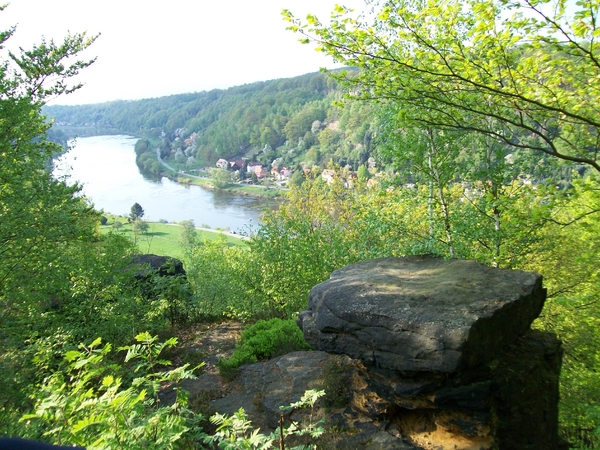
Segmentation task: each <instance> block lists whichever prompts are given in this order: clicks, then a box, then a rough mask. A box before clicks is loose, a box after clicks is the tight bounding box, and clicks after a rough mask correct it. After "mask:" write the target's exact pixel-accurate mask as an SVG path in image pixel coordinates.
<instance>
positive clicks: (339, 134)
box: [44, 73, 372, 168]
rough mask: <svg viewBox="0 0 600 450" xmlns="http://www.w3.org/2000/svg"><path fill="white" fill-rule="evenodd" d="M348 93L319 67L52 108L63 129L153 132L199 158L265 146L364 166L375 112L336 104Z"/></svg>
mask: <svg viewBox="0 0 600 450" xmlns="http://www.w3.org/2000/svg"><path fill="white" fill-rule="evenodd" d="M340 96H341V93H340V91H339V90H338V89H337V86H336V83H335V82H334V81H333V80H332V79H331V78H329V77H328V75H327V74H323V73H313V74H307V75H302V76H299V77H295V78H289V79H279V80H272V81H264V82H257V83H252V84H247V85H243V86H237V87H232V88H229V89H225V90H219V89H215V90H212V91H204V92H199V93H191V94H180V95H172V96H168V97H160V98H153V99H144V100H135V101H114V102H108V103H102V104H94V105H81V106H59V105H52V106H47V107H45V109H44V112H45V114H47V115H48V116H51V117H54V118H55V124H56V125H58V127H59V129H60V128H63V129H65V130H68V129H69V128H70V127H71V128H77V129H78V133H79V135H82V134H95V133H96V134H104V133H106V132H107V131H112V132H115V133H127V134H131V135H135V136H139V137H144V138H148V139H150V140H151V141H154V142H155V143H158V142H160V143H161V146H162V147H164V149H165V150H166V153H169V152H171V154H172V155H173V156H175V154H176V152H177V151H180V153H179V155H180V158H186V159H189V158H193V160H194V161H191V162H193V163H194V165H197V164H203V165H213V164H214V162H215V161H216V160H217V159H219V158H232V157H236V156H245V155H247V154H251V155H255V154H256V153H258V152H259V151H261V152H262V155H261V156H262V159H276V158H282V159H284V161H283V162H284V163H286V164H288V165H300V164H302V163H304V164H309V165H310V164H319V163H323V162H325V163H326V162H327V161H328V160H329V159H330V158H333V159H334V161H335V162H336V163H339V164H343V165H345V164H350V165H352V166H354V168H356V167H357V166H358V165H359V164H361V163H364V162H365V161H366V159H367V158H368V157H369V150H370V149H369V145H370V140H371V139H370V138H371V121H372V119H371V115H370V114H369V111H368V110H367V108H366V105H363V106H359V105H347V106H345V107H344V108H343V109H340V108H338V107H334V106H332V101H333V100H335V99H337V98H339V97H340ZM82 129H83V130H85V133H82V132H81V130H82ZM268 162H269V163H271V162H272V161H268Z"/></svg>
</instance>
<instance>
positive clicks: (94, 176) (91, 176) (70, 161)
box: [54, 136, 265, 232]
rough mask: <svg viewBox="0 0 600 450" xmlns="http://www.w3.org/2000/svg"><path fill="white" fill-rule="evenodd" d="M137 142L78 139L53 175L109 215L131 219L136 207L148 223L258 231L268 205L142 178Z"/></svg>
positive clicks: (125, 138) (124, 138) (118, 138)
mask: <svg viewBox="0 0 600 450" xmlns="http://www.w3.org/2000/svg"><path fill="white" fill-rule="evenodd" d="M136 140H137V139H136V138H131V137H129V136H94V137H86V138H78V139H77V141H76V144H75V147H74V148H73V149H72V150H71V151H70V152H68V153H67V154H65V155H63V156H62V157H61V158H60V160H58V161H57V162H55V166H56V168H55V172H54V173H55V175H57V176H60V175H69V178H70V180H71V181H73V182H75V181H78V182H80V183H81V184H83V193H84V194H85V196H86V197H87V198H88V199H90V201H91V202H92V203H93V204H94V206H95V207H96V209H102V210H104V211H105V212H107V213H111V214H116V215H124V216H127V215H129V212H130V210H131V206H132V205H133V204H134V203H136V202H137V203H139V204H140V205H141V206H142V208H144V213H145V214H144V219H146V220H149V221H158V220H161V219H164V220H167V221H169V222H179V221H181V220H189V219H192V220H193V221H194V223H195V224H196V225H197V226H202V225H204V226H208V227H210V228H229V229H230V230H232V231H241V232H245V231H247V230H248V227H251V228H256V227H257V226H258V224H259V217H260V215H261V214H262V212H263V211H264V209H265V205H264V203H263V202H261V201H260V200H258V199H256V198H253V197H243V196H236V195H232V194H230V193H224V192H213V191H210V190H207V189H204V188H201V187H200V186H187V185H183V184H179V183H175V182H174V181H171V180H169V179H168V178H162V179H160V180H158V181H157V180H152V179H151V178H148V177H146V176H144V175H143V174H142V173H141V172H140V170H139V168H138V167H137V165H136V163H135V152H134V146H135V142H136Z"/></svg>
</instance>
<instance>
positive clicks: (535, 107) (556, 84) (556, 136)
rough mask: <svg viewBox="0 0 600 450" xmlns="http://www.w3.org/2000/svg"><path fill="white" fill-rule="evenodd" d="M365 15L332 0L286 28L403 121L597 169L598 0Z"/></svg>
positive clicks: (408, 7)
mask: <svg viewBox="0 0 600 450" xmlns="http://www.w3.org/2000/svg"><path fill="white" fill-rule="evenodd" d="M374 3H375V9H376V12H375V14H373V15H372V16H371V17H373V21H372V23H367V22H366V20H364V19H355V18H352V17H350V10H348V9H346V8H344V7H341V6H338V7H336V9H335V11H334V13H332V21H331V23H330V24H329V25H328V26H325V25H323V24H321V22H319V20H318V19H317V18H316V17H314V16H312V15H309V16H307V24H304V23H302V22H301V21H300V20H298V19H296V18H294V17H293V15H292V14H291V13H290V12H289V11H284V17H285V18H286V20H288V21H290V22H291V23H292V25H291V26H290V27H289V29H291V30H292V31H295V32H300V33H302V34H303V35H305V36H306V38H303V39H302V41H303V42H309V41H310V40H315V41H317V42H318V44H319V45H318V50H320V51H323V52H325V53H327V54H329V55H331V56H332V57H333V59H334V60H336V61H337V62H340V63H343V64H345V65H347V66H351V67H358V68H361V69H362V70H360V71H358V72H357V71H348V72H342V73H341V74H338V75H334V76H336V77H337V78H338V79H340V80H341V81H342V82H343V83H345V84H346V85H347V86H348V87H351V89H352V91H351V92H352V94H351V96H352V97H356V98H361V99H376V100H380V101H383V102H388V101H391V102H394V103H395V104H396V105H397V106H398V107H399V111H398V117H397V118H398V119H399V120H400V121H401V123H404V124H406V123H410V124H413V125H415V124H416V125H419V126H422V127H424V128H432V129H449V128H450V129H460V130H466V131H470V132H476V133H480V134H483V135H487V136H490V137H492V138H494V139H497V140H498V141H501V142H503V143H505V144H506V145H508V146H511V147H513V148H516V149H529V150H534V151H537V152H541V153H542V154H545V155H548V156H550V157H552V158H558V159H561V160H564V161H569V162H571V163H576V164H582V165H585V166H587V167H591V168H593V169H594V170H596V171H599V172H600V161H598V138H599V137H600V119H599V118H598V111H597V105H598V104H599V102H600V90H599V89H598V87H600V52H599V50H598V46H597V42H596V40H597V34H598V32H599V29H598V23H597V17H598V13H599V9H600V2H598V0H590V1H582V2H577V8H578V9H577V10H575V11H574V13H572V14H571V13H569V10H568V9H567V0H514V1H503V0H448V1H444V2H439V1H433V0H407V1H402V2H398V1H391V0H389V1H388V0H383V1H379V2H374Z"/></svg>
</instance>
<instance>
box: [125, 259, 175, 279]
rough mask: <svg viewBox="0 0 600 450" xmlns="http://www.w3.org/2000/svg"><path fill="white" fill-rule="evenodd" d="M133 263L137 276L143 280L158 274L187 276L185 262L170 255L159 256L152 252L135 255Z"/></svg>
mask: <svg viewBox="0 0 600 450" xmlns="http://www.w3.org/2000/svg"><path fill="white" fill-rule="evenodd" d="M131 264H132V265H133V267H134V268H135V277H136V278H137V279H139V280H142V279H144V278H146V277H148V276H149V275H152V274H158V275H160V276H163V277H166V276H176V275H182V276H185V274H186V273H185V270H184V268H183V263H182V262H181V261H180V260H179V259H177V258H172V257H170V256H159V255H153V254H151V253H145V254H140V255H133V257H132V258H131Z"/></svg>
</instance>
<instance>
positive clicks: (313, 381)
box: [211, 352, 418, 450]
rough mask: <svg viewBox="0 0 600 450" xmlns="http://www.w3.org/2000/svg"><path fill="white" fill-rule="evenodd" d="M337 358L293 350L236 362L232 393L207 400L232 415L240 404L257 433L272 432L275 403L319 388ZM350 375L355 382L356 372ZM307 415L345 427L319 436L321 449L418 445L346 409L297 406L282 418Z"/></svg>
mask: <svg viewBox="0 0 600 450" xmlns="http://www.w3.org/2000/svg"><path fill="white" fill-rule="evenodd" d="M341 358H344V359H345V360H347V362H348V363H350V365H349V367H351V372H354V369H352V364H351V360H350V358H347V357H345V356H342V357H341ZM339 359H340V356H339V355H332V354H328V353H325V352H293V353H288V354H287V355H283V356H281V357H278V358H275V359H272V360H270V361H266V362H259V363H256V364H251V365H247V366H242V367H241V368H240V375H239V377H238V379H237V380H236V381H235V382H234V383H235V385H234V386H233V387H232V388H231V389H230V390H231V391H232V393H230V394H229V395H227V396H225V397H223V398H219V399H216V400H214V401H212V402H211V407H212V408H213V409H214V410H215V411H217V412H219V413H222V414H233V413H234V412H236V411H237V410H238V409H239V408H240V406H242V407H244V410H245V412H246V413H247V414H248V416H249V417H250V419H251V420H252V424H253V426H254V427H259V428H260V429H261V431H262V432H268V431H270V430H274V429H275V428H276V427H277V426H278V422H279V417H280V414H281V410H280V408H279V407H280V406H287V405H289V404H290V403H292V402H296V401H298V400H300V398H301V397H302V395H303V394H304V392H306V391H307V390H309V389H322V388H323V387H324V386H323V383H324V380H323V373H324V370H325V367H326V366H327V364H330V363H332V362H334V361H337V360H339ZM357 364H359V365H360V362H358V361H357ZM350 378H352V375H350ZM354 378H355V381H358V382H359V383H360V381H361V378H360V376H358V377H354ZM308 416H312V420H313V421H316V420H318V419H320V418H323V417H324V418H326V420H327V422H328V424H329V425H335V426H337V427H338V428H340V429H341V430H346V431H340V432H338V433H333V434H331V433H329V434H328V435H327V436H325V437H324V438H323V439H327V440H328V441H327V443H326V444H324V445H326V448H336V449H337V448H339V449H347V448H356V449H363V450H379V449H390V450H392V449H398V450H410V449H413V450H415V449H417V448H418V447H415V446H414V445H412V444H410V443H409V442H407V441H406V440H404V439H403V438H402V436H401V435H400V434H399V433H398V432H397V430H396V433H390V432H388V431H386V430H385V426H384V425H385V424H387V421H385V422H381V421H377V420H372V419H371V417H368V416H364V415H361V414H360V413H357V412H355V411H353V410H351V409H348V410H347V411H344V410H343V409H337V410H332V409H328V410H327V412H326V410H325V409H324V408H322V407H321V406H319V405H317V406H316V408H315V410H314V411H307V410H298V411H294V412H292V414H291V415H287V414H286V419H292V420H294V421H296V422H299V423H302V422H303V421H306V420H307V418H308ZM288 423H289V422H288ZM348 430H349V431H350V432H347V431H348Z"/></svg>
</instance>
